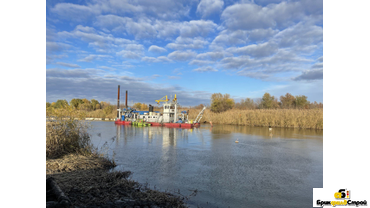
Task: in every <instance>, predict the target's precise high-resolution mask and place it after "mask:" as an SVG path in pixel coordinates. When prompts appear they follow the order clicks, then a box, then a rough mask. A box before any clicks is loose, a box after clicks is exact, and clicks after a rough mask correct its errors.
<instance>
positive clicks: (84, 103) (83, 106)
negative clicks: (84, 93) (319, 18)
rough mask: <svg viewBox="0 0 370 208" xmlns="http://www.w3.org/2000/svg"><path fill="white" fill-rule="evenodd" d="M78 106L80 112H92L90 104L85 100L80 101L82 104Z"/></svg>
mask: <svg viewBox="0 0 370 208" xmlns="http://www.w3.org/2000/svg"><path fill="white" fill-rule="evenodd" d="M78 106H79V109H80V110H86V111H91V110H92V106H91V102H90V101H89V100H88V99H86V98H84V99H82V104H79V105H78Z"/></svg>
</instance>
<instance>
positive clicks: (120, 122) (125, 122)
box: [114, 121, 131, 125]
mask: <svg viewBox="0 0 370 208" xmlns="http://www.w3.org/2000/svg"><path fill="white" fill-rule="evenodd" d="M114 123H115V124H118V125H131V121H115V122H114Z"/></svg>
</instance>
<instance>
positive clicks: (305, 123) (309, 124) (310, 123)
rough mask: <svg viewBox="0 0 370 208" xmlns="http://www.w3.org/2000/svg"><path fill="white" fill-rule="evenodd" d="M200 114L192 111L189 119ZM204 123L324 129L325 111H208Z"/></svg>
mask: <svg viewBox="0 0 370 208" xmlns="http://www.w3.org/2000/svg"><path fill="white" fill-rule="evenodd" d="M199 112H200V110H196V109H190V111H189V119H195V118H196V116H197V115H198V113H199ZM203 121H207V122H209V121H212V123H214V124H234V125H246V126H272V127H290V128H309V129H323V109H273V110H268V109H256V110H237V109H232V110H228V111H225V112H222V113H214V112H211V111H210V110H209V109H206V110H205V112H204V115H203V118H202V120H201V122H203Z"/></svg>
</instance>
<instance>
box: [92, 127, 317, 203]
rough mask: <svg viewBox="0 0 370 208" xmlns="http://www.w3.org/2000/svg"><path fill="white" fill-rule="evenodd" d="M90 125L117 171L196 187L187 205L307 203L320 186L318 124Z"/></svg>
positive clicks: (155, 184)
mask: <svg viewBox="0 0 370 208" xmlns="http://www.w3.org/2000/svg"><path fill="white" fill-rule="evenodd" d="M91 125H92V128H91V129H90V130H89V133H90V134H91V136H92V143H93V144H94V145H95V146H96V147H98V148H99V149H100V151H101V152H105V153H106V154H107V155H108V156H109V157H114V159H115V161H116V163H117V167H116V168H115V170H129V171H132V172H133V175H132V179H134V180H136V181H138V182H140V183H149V185H150V188H152V189H154V188H156V189H157V190H161V191H166V190H167V191H170V192H180V194H182V195H185V196H188V195H191V194H192V193H194V190H197V194H196V196H191V197H190V199H189V200H188V201H187V204H188V205H189V206H190V207H197V206H201V207H312V188H320V187H322V185H323V131H322V130H302V129H301V130H299V129H284V128H274V129H273V130H272V131H269V130H268V128H266V127H245V126H232V125H214V126H213V127H212V128H211V126H210V125H206V124H205V125H201V127H200V128H194V129H179V128H167V127H135V126H129V125H128V126H127V125H126V126H123V125H115V124H114V123H113V122H104V121H94V122H91ZM236 140H238V141H239V143H236V142H235V141H236Z"/></svg>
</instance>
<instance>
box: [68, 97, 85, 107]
mask: <svg viewBox="0 0 370 208" xmlns="http://www.w3.org/2000/svg"><path fill="white" fill-rule="evenodd" d="M80 104H83V102H82V100H81V99H79V98H73V99H72V100H71V101H70V102H69V105H71V106H72V107H73V108H74V109H78V106H79V105H80Z"/></svg>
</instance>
